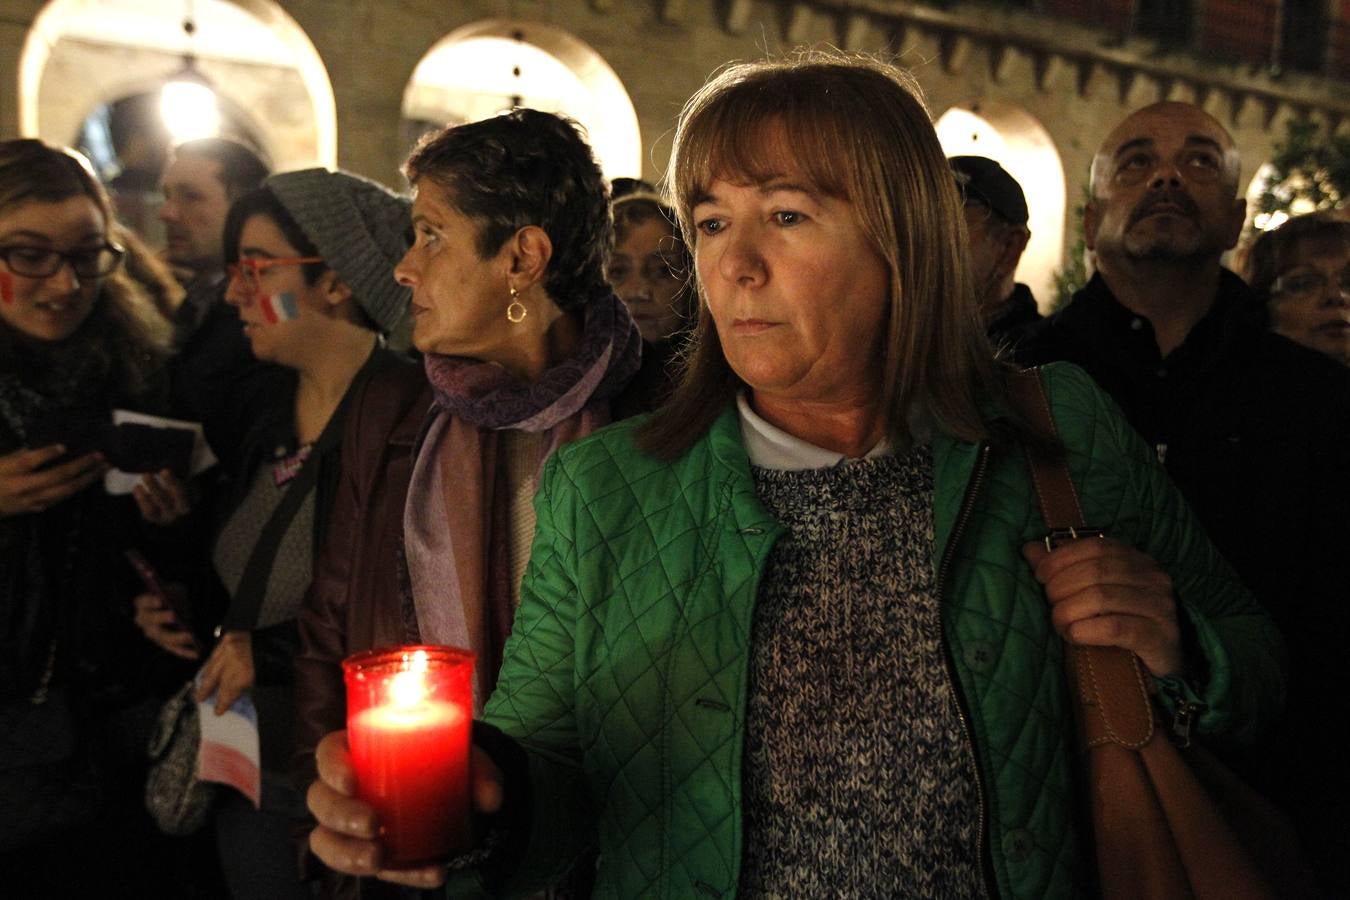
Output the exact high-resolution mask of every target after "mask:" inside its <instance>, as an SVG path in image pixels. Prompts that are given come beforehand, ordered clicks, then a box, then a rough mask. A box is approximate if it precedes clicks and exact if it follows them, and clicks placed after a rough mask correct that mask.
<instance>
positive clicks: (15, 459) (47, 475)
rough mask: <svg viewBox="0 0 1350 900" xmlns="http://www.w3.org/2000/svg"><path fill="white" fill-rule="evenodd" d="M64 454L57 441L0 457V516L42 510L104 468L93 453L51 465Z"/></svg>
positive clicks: (81, 487)
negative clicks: (50, 444)
mask: <svg viewBox="0 0 1350 900" xmlns="http://www.w3.org/2000/svg"><path fill="white" fill-rule="evenodd" d="M65 457H68V451H67V449H66V448H65V447H64V446H62V445H60V444H54V445H52V446H49V447H39V448H37V449H36V450H16V451H14V452H13V453H6V454H5V455H4V456H0V518H4V517H5V516H14V515H20V514H23V513H39V512H43V511H44V510H46V509H47V508H48V507H51V506H53V505H55V504H57V503H60V502H61V501H62V500H65V499H66V498H68V497H71V496H73V495H75V494H77V493H79V492H80V491H82V490H84V489H85V488H87V487H88V486H89V485H91V484H93V483H94V482H95V481H98V480H99V479H100V478H102V477H103V473H104V472H106V471H107V470H108V467H107V465H106V464H105V463H104V462H103V458H102V457H101V456H99V455H98V454H97V453H89V454H86V455H84V456H78V457H75V458H74V459H69V460H68V461H67V462H62V463H59V464H55V465H53V463H55V461H56V460H58V459H61V458H65Z"/></svg>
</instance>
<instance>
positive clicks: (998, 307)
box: [947, 156, 1041, 346]
mask: <svg viewBox="0 0 1350 900" xmlns="http://www.w3.org/2000/svg"><path fill="white" fill-rule="evenodd" d="M947 162H948V164H949V165H951V167H952V172H953V173H954V174H955V176H956V183H957V185H958V186H959V187H960V189H961V201H962V206H963V212H964V214H965V219H966V234H967V236H968V237H969V239H970V262H971V265H972V266H973V267H974V269H975V283H976V289H977V290H978V291H979V298H978V299H979V303H980V315H981V316H982V317H983V319H984V327H985V331H986V332H988V334H989V339H990V340H991V341H993V342H994V344H995V345H1008V346H1013V345H1015V344H1016V343H1017V341H1018V339H1019V337H1020V334H1021V332H1022V331H1024V330H1026V329H1027V328H1028V327H1030V326H1031V325H1033V324H1035V323H1036V322H1039V321H1040V319H1041V314H1040V312H1039V311H1038V310H1037V309H1036V298H1035V297H1033V296H1032V294H1031V288H1029V287H1027V286H1026V285H1025V284H1021V283H1020V282H1018V281H1017V279H1016V277H1015V276H1016V272H1017V264H1018V262H1020V261H1021V259H1022V251H1023V250H1025V249H1026V248H1027V241H1028V240H1030V238H1031V232H1030V231H1028V230H1027V220H1028V218H1029V215H1028V212H1027V198H1026V195H1025V194H1023V193H1022V186H1021V185H1020V184H1018V183H1017V180H1016V179H1014V178H1013V177H1012V176H1011V175H1009V174H1008V172H1007V170H1006V169H1004V168H1003V167H1002V166H1000V165H999V164H998V163H997V162H995V161H994V160H992V159H988V158H986V157H983V156H953V157H951V158H950V159H948V160H947Z"/></svg>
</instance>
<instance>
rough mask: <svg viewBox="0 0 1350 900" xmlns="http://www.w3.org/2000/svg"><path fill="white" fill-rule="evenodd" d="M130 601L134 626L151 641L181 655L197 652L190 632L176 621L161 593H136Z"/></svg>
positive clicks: (193, 656)
mask: <svg viewBox="0 0 1350 900" xmlns="http://www.w3.org/2000/svg"><path fill="white" fill-rule="evenodd" d="M165 590H170V591H174V590H181V588H180V587H179V586H178V585H176V584H173V585H169V586H167V587H166V588H165ZM134 603H135V607H136V615H135V622H136V627H137V628H139V629H140V630H141V633H142V634H144V635H145V636H146V637H147V638H149V639H150V640H151V641H152V642H153V643H155V644H158V645H159V646H160V647H161V648H163V649H164V650H167V651H168V652H169V653H172V654H173V655H174V656H178V657H182V658H183V659H197V658H198V657H200V656H201V651H200V650H199V649H198V647H197V641H196V639H195V638H194V637H193V636H192V632H191V631H188V630H187V629H186V628H184V627H183V623H181V622H179V621H178V617H177V616H175V615H174V612H173V610H172V609H170V608H169V605H168V604H167V603H166V602H165V601H164V598H163V597H161V596H159V595H158V594H141V595H139V596H137V597H136V599H135V601H134Z"/></svg>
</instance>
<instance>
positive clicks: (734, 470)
mask: <svg viewBox="0 0 1350 900" xmlns="http://www.w3.org/2000/svg"><path fill="white" fill-rule="evenodd" d="M1044 378H1045V383H1046V388H1047V392H1048V393H1049V395H1050V397H1051V402H1052V406H1053V408H1054V414H1055V419H1056V422H1057V424H1058V427H1059V429H1060V432H1061V436H1062V437H1063V439H1064V442H1065V444H1066V445H1067V446H1068V448H1069V460H1070V468H1071V471H1072V473H1073V476H1074V480H1075V482H1076V483H1077V484H1078V485H1079V489H1080V493H1081V495H1082V499H1083V506H1084V513H1085V517H1086V520H1087V521H1088V523H1089V524H1092V525H1094V526H1097V527H1101V528H1104V529H1105V530H1106V531H1107V533H1108V534H1110V535H1112V536H1114V537H1116V538H1119V539H1121V540H1123V541H1125V542H1128V543H1130V544H1133V545H1134V546H1137V547H1139V548H1142V549H1143V550H1145V551H1146V552H1147V553H1149V554H1150V555H1151V556H1152V557H1153V558H1154V559H1155V560H1157V561H1158V562H1159V563H1160V564H1161V565H1162V566H1163V567H1164V568H1165V569H1166V570H1167V571H1168V572H1169V573H1170V575H1171V576H1172V579H1173V582H1174V586H1175V589H1176V593H1177V595H1178V597H1179V598H1180V601H1181V604H1182V608H1183V610H1184V614H1185V616H1187V617H1188V618H1189V621H1190V623H1191V624H1192V625H1193V626H1194V628H1193V635H1194V643H1195V644H1197V645H1198V646H1199V648H1200V650H1201V651H1202V652H1203V655H1204V657H1205V662H1206V663H1207V664H1208V665H1207V672H1208V677H1207V678H1206V680H1205V683H1204V684H1203V685H1202V686H1200V689H1201V693H1202V699H1203V701H1204V702H1205V703H1206V710H1205V711H1204V713H1203V714H1202V716H1201V717H1200V718H1199V721H1198V727H1199V729H1200V730H1201V731H1202V732H1208V733H1225V734H1227V735H1229V736H1232V737H1234V738H1241V737H1243V736H1244V735H1247V734H1249V733H1250V732H1251V731H1252V730H1253V729H1255V728H1256V727H1257V726H1258V725H1260V724H1261V723H1263V722H1266V721H1269V720H1271V719H1272V718H1273V717H1274V715H1275V714H1276V713H1277V712H1278V707H1279V706H1280V704H1281V703H1282V700H1283V673H1282V669H1281V666H1280V663H1279V660H1280V658H1281V655H1282V647H1281V646H1280V644H1279V639H1278V637H1277V636H1276V634H1275V630H1274V627H1273V626H1272V625H1271V624H1270V621H1269V619H1268V618H1267V617H1266V615H1265V613H1264V612H1263V610H1262V609H1261V608H1260V607H1259V606H1258V605H1257V603H1256V601H1255V600H1253V599H1252V597H1251V596H1250V595H1249V594H1248V593H1247V592H1246V591H1245V590H1244V589H1243V588H1241V587H1240V586H1239V584H1238V583H1237V581H1236V580H1235V578H1234V576H1233V575H1232V573H1231V571H1230V570H1229V569H1228V567H1227V565H1226V564H1225V563H1223V562H1222V561H1221V560H1220V559H1219V558H1218V556H1217V555H1216V554H1215V552H1214V550H1213V548H1212V547H1211V546H1210V544H1209V542H1208V540H1207V539H1206V538H1205V537H1204V535H1203V534H1202V532H1201V531H1200V529H1199V527H1198V526H1197V524H1196V523H1195V520H1194V519H1193V518H1192V516H1191V514H1190V512H1189V510H1188V509H1187V508H1186V507H1185V505H1184V503H1183V501H1182V500H1181V498H1180V496H1179V495H1178V494H1177V492H1176V491H1175V490H1174V489H1173V488H1172V486H1171V484H1170V483H1169V482H1168V480H1167V479H1166V476H1165V475H1164V474H1163V472H1162V470H1161V469H1160V468H1159V467H1158V466H1156V465H1155V464H1154V463H1153V461H1152V460H1151V458H1150V456H1149V454H1148V451H1147V450H1146V448H1145V447H1144V446H1143V445H1142V443H1141V442H1140V441H1139V440H1138V439H1137V438H1136V437H1135V436H1134V433H1133V432H1132V431H1131V430H1130V428H1129V426H1128V425H1127V424H1126V423H1125V422H1124V420H1123V419H1121V418H1120V417H1119V415H1118V414H1117V413H1116V412H1115V410H1114V407H1113V406H1112V405H1111V402H1110V401H1109V400H1108V399H1106V397H1105V395H1103V394H1102V393H1100V392H1099V391H1098V390H1097V389H1096V387H1095V386H1094V385H1093V383H1092V382H1091V381H1090V380H1089V379H1088V377H1087V376H1086V375H1084V374H1083V373H1082V372H1081V371H1080V370H1078V369H1075V368H1073V367H1070V366H1064V365H1059V366H1051V367H1048V368H1046V369H1045V370H1044ZM933 454H934V503H935V545H934V557H933V565H934V566H935V567H937V570H938V574H939V575H940V581H939V583H940V588H939V589H940V590H941V592H942V605H943V614H944V629H945V635H946V644H947V649H948V651H949V653H948V655H949V659H950V663H951V666H952V669H953V671H954V673H955V683H956V684H957V686H958V688H959V692H960V695H961V698H962V701H963V703H962V706H963V710H964V716H963V717H964V719H965V720H966V724H967V729H968V732H969V734H970V737H971V740H972V741H973V744H974V746H975V748H976V759H977V762H978V768H979V771H978V773H977V776H978V782H979V785H980V796H981V798H982V801H983V823H984V827H983V829H982V836H981V850H982V852H983V857H984V859H985V861H986V873H987V874H986V878H987V880H988V882H989V887H990V892H991V894H993V895H997V896H1000V897H1035V898H1044V897H1069V896H1074V895H1075V894H1077V893H1078V891H1079V889H1080V887H1081V885H1082V883H1083V874H1084V873H1083V872H1082V867H1081V861H1082V860H1083V858H1084V848H1082V847H1081V846H1080V845H1079V842H1078V840H1077V838H1076V835H1075V833H1074V827H1073V824H1072V822H1071V808H1072V798H1071V796H1070V794H1071V787H1070V785H1071V781H1072V774H1073V773H1072V769H1073V760H1072V759H1071V758H1070V756H1071V751H1070V738H1071V735H1070V720H1069V715H1068V712H1067V707H1066V702H1067V701H1066V696H1065V688H1064V679H1063V675H1062V649H1061V645H1060V641H1059V639H1058V638H1057V636H1056V635H1055V634H1054V632H1053V631H1052V629H1051V625H1050V621H1049V616H1048V613H1047V604H1046V601H1045V599H1044V595H1043V593H1042V591H1041V588H1040V586H1039V585H1038V584H1037V583H1036V581H1035V580H1034V578H1033V577H1032V573H1031V570H1030V567H1029V566H1028V565H1027V564H1026V563H1025V562H1024V561H1023V559H1022V557H1021V551H1020V548H1021V546H1022V544H1023V543H1024V542H1026V541H1029V540H1034V539H1037V538H1039V537H1041V536H1042V535H1043V534H1044V532H1045V525H1044V523H1043V520H1042V517H1041V513H1040V509H1039V507H1038V505H1037V502H1036V498H1035V495H1034V494H1033V491H1032V486H1031V482H1030V475H1029V472H1028V470H1027V467H1026V462H1025V459H1024V457H1023V456H1022V453H1021V450H1020V448H1018V447H1015V446H1014V447H1012V448H1010V449H1004V450H999V449H997V448H993V447H988V446H984V445H981V446H976V445H974V444H969V443H963V442H960V441H956V440H953V439H950V438H946V437H942V436H938V437H937V438H935V439H934V442H933ZM536 508H537V511H538V531H537V534H536V538H535V544H534V551H533V555H532V557H531V560H530V563H529V568H528V570H527V572H526V576H525V582H524V586H523V588H522V591H521V594H522V602H521V606H520V610H519V613H518V614H517V618H516V622H515V629H514V632H513V634H512V637H511V639H510V641H509V643H508V644H507V646H506V651H505V657H506V659H505V663H504V666H503V668H502V671H501V676H500V680H499V682H498V685H497V689H496V692H495V693H494V694H493V696H492V698H491V700H490V702H489V703H488V706H487V709H486V712H485V719H486V720H487V721H488V722H489V723H490V724H492V725H495V726H497V727H498V728H500V729H501V730H502V731H504V732H505V733H506V734H508V735H510V736H511V737H513V738H514V739H515V740H516V741H517V742H518V743H519V745H520V746H521V747H522V748H523V750H524V756H525V759H526V760H527V761H528V763H527V765H528V771H529V773H530V778H529V789H528V798H529V799H528V804H529V812H528V814H527V815H526V816H524V817H523V818H524V820H525V821H527V822H528V825H524V826H522V827H521V828H520V829H519V831H520V832H521V833H520V834H517V835H516V836H515V837H516V840H515V842H514V848H513V852H511V853H508V854H506V856H507V857H508V858H509V860H510V861H509V865H507V866H505V867H504V868H503V869H502V871H499V872H497V873H496V874H495V875H494V874H491V873H485V872H478V873H471V874H469V875H467V876H462V877H461V880H460V881H458V882H454V883H452V884H451V885H450V886H449V890H450V892H451V894H452V895H454V896H466V895H472V894H474V893H478V892H482V893H495V894H510V893H514V892H519V891H524V890H526V889H528V888H529V887H530V886H531V885H535V886H537V885H538V884H540V883H542V882H544V881H546V880H547V879H548V878H550V877H551V876H553V875H555V874H556V873H557V872H558V870H559V868H560V867H561V866H564V865H566V863H567V861H569V860H570V859H572V858H573V856H574V855H575V854H576V853H577V852H579V851H580V850H582V849H583V848H585V847H586V846H587V845H596V846H598V848H599V853H600V863H599V867H598V873H597V878H598V880H597V884H596V888H595V896H597V897H604V898H624V900H627V898H635V897H671V898H685V897H690V898H694V897H701V896H707V897H730V896H733V895H734V894H735V891H736V886H737V879H738V877H739V869H740V861H741V853H742V834H741V828H742V825H741V822H742V815H741V807H740V803H741V752H742V742H743V729H744V722H745V706H746V681H747V665H748V659H749V653H748V652H747V651H748V648H747V641H748V640H749V639H750V633H751V616H752V613H753V609H754V605H755V597H756V593H757V590H758V586H759V580H760V577H761V574H762V573H763V571H764V568H765V563H766V560H767V559H768V556H769V552H770V550H771V549H772V547H773V544H774V541H775V540H777V538H778V536H779V535H780V534H781V533H782V528H781V526H780V525H779V524H778V523H777V522H775V521H774V520H773V519H771V518H770V517H769V515H768V514H767V513H766V512H765V511H764V509H763V508H762V507H761V505H760V504H759V502H758V501H757V499H756V496H755V490H754V483H753V481H752V478H751V474H750V469H749V462H748V459H747V457H746V453H745V450H744V448H743V446H742V444H741V438H740V426H739V420H738V418H737V415H736V411H735V409H734V408H732V409H729V410H728V411H727V412H726V413H725V415H723V416H722V417H721V418H720V419H719V420H718V421H717V422H716V424H715V425H714V426H713V427H712V429H711V430H710V431H709V432H708V434H707V435H705V436H704V437H703V438H702V439H701V440H700V441H699V442H698V443H696V444H695V445H694V446H693V447H692V448H691V449H690V450H689V451H688V452H687V453H685V454H684V455H683V456H681V457H680V458H679V459H677V460H675V461H674V462H671V463H666V462H661V461H659V460H656V459H653V458H651V457H649V456H646V455H644V454H642V453H640V452H638V451H637V450H636V449H635V447H634V444H633V423H632V422H625V423H620V424H618V425H616V426H612V427H610V428H608V429H606V430H603V431H601V432H599V433H597V434H595V435H593V436H591V437H590V438H588V439H586V440H583V441H580V442H578V443H576V444H574V445H571V446H569V447H566V448H564V449H563V450H561V451H559V452H558V453H557V454H556V455H555V456H554V457H553V459H551V460H550V461H549V463H548V466H547V468H546V470H545V472H544V476H543V481H542V484H541V487H540V492H539V495H538V497H537V498H536ZM488 887H490V888H491V890H490V891H489V890H488Z"/></svg>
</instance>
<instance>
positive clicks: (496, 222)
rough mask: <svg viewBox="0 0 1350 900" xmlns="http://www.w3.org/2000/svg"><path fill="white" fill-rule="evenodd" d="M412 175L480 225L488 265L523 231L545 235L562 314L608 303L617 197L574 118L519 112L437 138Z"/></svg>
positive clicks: (415, 160)
mask: <svg viewBox="0 0 1350 900" xmlns="http://www.w3.org/2000/svg"><path fill="white" fill-rule="evenodd" d="M403 172H404V174H405V175H406V176H407V177H408V181H409V183H411V184H412V185H414V186H417V185H418V183H419V182H421V181H423V180H426V181H430V182H432V183H433V184H435V185H437V186H439V187H440V188H441V189H443V190H444V191H445V192H446V194H447V197H446V199H447V200H448V201H449V202H450V203H451V204H452V205H453V206H454V207H455V208H456V209H458V210H459V211H460V212H461V213H463V214H464V215H465V216H467V217H468V218H470V219H472V220H474V222H476V223H477V224H478V227H479V233H478V253H479V255H480V256H481V257H482V258H484V259H487V258H488V257H490V256H492V255H493V254H495V253H496V252H497V251H498V250H500V249H501V248H502V245H503V244H505V243H506V241H507V239H509V238H510V237H511V236H512V235H513V234H515V233H516V232H517V231H519V230H520V229H522V228H524V227H526V226H528V225H535V226H538V227H539V228H542V229H543V230H544V232H545V233H546V234H547V235H548V237H549V240H550V241H552V243H553V257H552V259H551V260H550V261H549V266H548V274H547V276H546V278H545V281H544V289H545V290H546V291H547V292H548V295H549V297H550V298H552V300H553V302H554V303H556V304H558V306H559V307H560V308H561V309H564V310H571V309H578V308H580V307H582V306H584V305H585V304H587V303H590V302H593V301H595V300H597V299H599V298H601V297H606V296H609V294H610V289H609V285H608V283H607V282H606V280H605V263H606V261H607V260H608V258H609V254H610V251H611V250H612V249H613V246H614V228H613V225H612V224H611V222H610V217H609V189H608V188H607V187H606V186H605V179H604V177H603V176H602V175H601V174H600V167H599V166H598V165H596V162H595V157H594V155H592V153H591V148H590V146H589V145H587V143H586V141H585V139H584V138H583V137H582V135H581V130H580V127H579V126H578V125H577V124H576V123H575V122H573V121H572V120H571V119H568V118H565V117H563V116H557V115H554V114H552V113H546V112H540V111H538V110H534V109H517V110H512V111H511V112H509V113H506V114H504V115H500V116H493V117H492V118H490V119H483V120H482V121H479V122H471V123H469V124H466V125H456V126H452V127H449V128H445V129H442V130H441V131H437V132H432V133H431V134H429V135H427V136H426V137H424V138H423V139H422V140H421V141H420V142H419V143H418V145H417V147H416V148H414V149H413V152H412V155H411V156H409V157H408V161H407V162H406V163H404V165H403Z"/></svg>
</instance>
